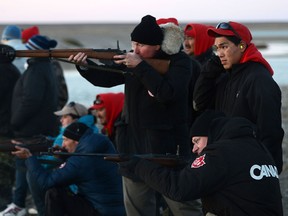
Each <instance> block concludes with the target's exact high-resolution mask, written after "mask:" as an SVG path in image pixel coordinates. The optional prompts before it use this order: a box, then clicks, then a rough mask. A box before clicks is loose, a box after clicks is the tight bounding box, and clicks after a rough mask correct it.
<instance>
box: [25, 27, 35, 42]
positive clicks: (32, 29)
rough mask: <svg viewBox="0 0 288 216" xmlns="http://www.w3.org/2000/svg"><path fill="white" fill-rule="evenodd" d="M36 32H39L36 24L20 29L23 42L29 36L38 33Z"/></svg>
mask: <svg viewBox="0 0 288 216" xmlns="http://www.w3.org/2000/svg"><path fill="white" fill-rule="evenodd" d="M38 34H39V28H38V26H32V27H30V28H27V29H23V30H22V40H23V43H26V42H27V41H28V40H29V39H30V38H31V37H33V36H34V35H38Z"/></svg>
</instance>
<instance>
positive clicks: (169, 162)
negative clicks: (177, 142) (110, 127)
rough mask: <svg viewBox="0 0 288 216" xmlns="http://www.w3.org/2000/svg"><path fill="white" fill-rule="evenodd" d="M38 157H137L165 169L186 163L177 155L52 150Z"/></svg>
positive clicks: (116, 159)
mask: <svg viewBox="0 0 288 216" xmlns="http://www.w3.org/2000/svg"><path fill="white" fill-rule="evenodd" d="M40 155H58V156H60V157H62V156H64V157H69V156H94V157H103V159H104V160H107V161H111V162H115V163H119V162H124V161H129V160H131V159H132V158H133V157H139V158H142V159H146V160H149V161H152V162H156V163H159V164H161V165H163V166H167V167H178V166H181V165H186V164H187V162H188V159H189V158H187V157H181V156H178V155H162V154H135V155H128V154H101V153H68V152H61V151H54V150H53V148H50V149H48V152H40Z"/></svg>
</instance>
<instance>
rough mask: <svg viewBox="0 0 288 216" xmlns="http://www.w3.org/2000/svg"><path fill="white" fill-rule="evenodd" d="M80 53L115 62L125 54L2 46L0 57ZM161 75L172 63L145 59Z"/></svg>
mask: <svg viewBox="0 0 288 216" xmlns="http://www.w3.org/2000/svg"><path fill="white" fill-rule="evenodd" d="M79 52H83V53H85V54H86V55H87V56H88V58H93V59H100V60H113V57H114V56H115V55H121V54H125V53H126V51H125V50H123V51H122V50H119V49H110V48H108V49H88V48H82V49H51V50H14V49H11V48H7V47H5V46H3V45H1V54H0V56H2V57H3V56H5V57H10V58H13V57H35V58H41V57H42V58H43V57H46V58H69V56H71V55H76V54H77V53H79ZM144 60H145V61H146V62H147V63H148V64H149V65H151V66H152V67H153V68H154V69H155V70H157V71H158V72H159V73H161V74H164V73H166V72H167V71H168V68H169V63H170V61H168V60H164V59H144Z"/></svg>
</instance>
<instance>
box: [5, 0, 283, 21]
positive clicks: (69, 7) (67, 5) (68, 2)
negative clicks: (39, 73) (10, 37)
mask: <svg viewBox="0 0 288 216" xmlns="http://www.w3.org/2000/svg"><path fill="white" fill-rule="evenodd" d="M0 5H1V13H0V24H13V23H14V24H30V23H35V24H36V23H37V24H38V23H43V24H45V23H103V22H139V21H140V20H141V17H143V16H144V15H147V14H151V15H153V16H155V17H156V18H163V17H175V18H177V19H178V20H179V21H180V22H189V21H191V22H201V21H203V22H220V21H229V20H233V21H238V22H241V21H243V22H244V21H245V22H246V21H247V22H267V21H268V22H270V21H272V22H278V21H281V22H282V21H284V22H285V21H286V22H288V12H287V11H288V6H287V0H45V1H42V0H1V3H0Z"/></svg>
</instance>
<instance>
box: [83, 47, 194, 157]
mask: <svg viewBox="0 0 288 216" xmlns="http://www.w3.org/2000/svg"><path fill="white" fill-rule="evenodd" d="M166 57H167V56H166ZM168 60H170V66H169V70H168V71H167V72H166V73H165V74H164V75H161V74H160V73H158V72H157V71H156V70H155V69H153V68H152V67H151V66H150V65H149V64H148V63H146V62H145V61H142V62H141V63H140V64H139V65H138V66H137V67H136V68H134V69H131V70H130V72H131V73H127V74H126V75H125V76H123V75H122V74H118V73H113V72H108V71H101V70H97V71H95V69H94V70H93V69H89V70H86V71H85V70H81V69H80V68H79V67H78V70H79V72H80V73H81V75H82V76H83V77H84V78H86V79H87V80H88V81H90V82H91V83H92V84H94V85H96V86H101V87H112V86H116V85H120V84H125V104H124V108H123V114H122V123H123V124H122V128H118V129H117V133H120V137H121V138H120V139H118V140H122V141H120V142H118V143H117V146H118V151H120V152H122V153H137V154H142V153H163V154H165V153H171V154H176V152H177V145H179V151H180V154H181V153H183V154H187V153H188V152H189V138H188V135H189V133H188V123H189V122H188V121H189V120H188V94H189V90H188V88H189V82H190V79H191V77H192V69H191V61H190V59H189V56H187V55H186V54H185V53H183V52H179V53H177V54H175V55H171V56H169V57H168ZM123 69H125V70H126V68H123ZM127 70H128V69H127Z"/></svg>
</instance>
